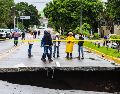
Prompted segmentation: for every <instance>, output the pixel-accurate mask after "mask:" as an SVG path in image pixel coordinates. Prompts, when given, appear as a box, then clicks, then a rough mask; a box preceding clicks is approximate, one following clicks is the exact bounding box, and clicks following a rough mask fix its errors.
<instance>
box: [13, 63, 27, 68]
mask: <svg viewBox="0 0 120 94" xmlns="http://www.w3.org/2000/svg"><path fill="white" fill-rule="evenodd" d="M14 67H15V68H20V67H27V66H25V65H24V64H23V63H20V64H17V65H14Z"/></svg>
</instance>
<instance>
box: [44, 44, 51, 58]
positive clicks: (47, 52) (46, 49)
mask: <svg viewBox="0 0 120 94" xmlns="http://www.w3.org/2000/svg"><path fill="white" fill-rule="evenodd" d="M46 56H47V57H48V59H51V58H52V46H44V53H43V56H42V58H43V59H45V58H46Z"/></svg>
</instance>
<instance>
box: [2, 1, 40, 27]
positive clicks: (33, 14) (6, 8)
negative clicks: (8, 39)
mask: <svg viewBox="0 0 120 94" xmlns="http://www.w3.org/2000/svg"><path fill="white" fill-rule="evenodd" d="M22 15H23V16H30V20H23V25H24V27H26V28H28V27H29V25H38V24H40V22H39V18H40V15H39V14H38V10H37V9H36V7H35V6H33V5H29V4H28V3H26V2H20V3H17V4H15V3H14V0H0V28H13V24H14V16H16V22H17V19H18V22H19V23H18V24H20V25H21V26H22V20H20V19H19V17H20V16H22Z"/></svg>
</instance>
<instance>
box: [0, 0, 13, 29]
mask: <svg viewBox="0 0 120 94" xmlns="http://www.w3.org/2000/svg"><path fill="white" fill-rule="evenodd" d="M13 5H14V0H0V28H7V27H9V25H10V24H11V23H12V20H11V19H12V16H11V7H12V6H13Z"/></svg>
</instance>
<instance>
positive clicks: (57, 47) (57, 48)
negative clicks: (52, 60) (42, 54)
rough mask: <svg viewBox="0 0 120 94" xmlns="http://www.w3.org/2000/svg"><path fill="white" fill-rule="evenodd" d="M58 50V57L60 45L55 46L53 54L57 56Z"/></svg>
mask: <svg viewBox="0 0 120 94" xmlns="http://www.w3.org/2000/svg"><path fill="white" fill-rule="evenodd" d="M56 50H57V57H58V56H59V46H54V53H53V56H54V57H55V54H56Z"/></svg>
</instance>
